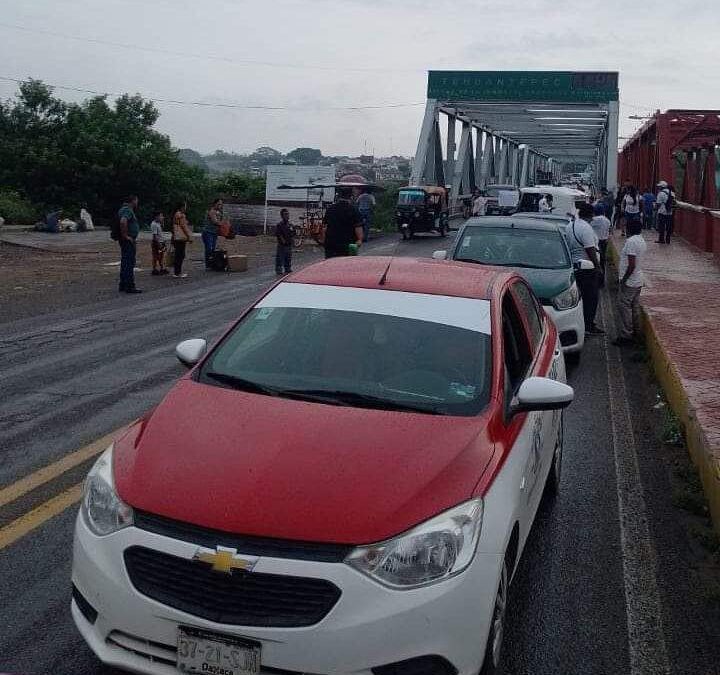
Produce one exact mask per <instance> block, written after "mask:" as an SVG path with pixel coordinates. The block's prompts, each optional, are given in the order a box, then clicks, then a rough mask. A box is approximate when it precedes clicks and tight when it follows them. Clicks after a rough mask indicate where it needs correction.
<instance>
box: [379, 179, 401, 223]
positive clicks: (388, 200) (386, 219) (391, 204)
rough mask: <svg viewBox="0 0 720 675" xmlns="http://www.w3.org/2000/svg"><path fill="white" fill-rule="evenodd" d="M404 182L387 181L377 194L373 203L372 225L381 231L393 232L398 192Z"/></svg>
mask: <svg viewBox="0 0 720 675" xmlns="http://www.w3.org/2000/svg"><path fill="white" fill-rule="evenodd" d="M405 185H406V183H405V182H402V183H388V184H386V185H385V186H384V187H385V189H384V190H383V191H382V192H379V193H378V194H377V197H376V199H377V203H376V205H375V213H374V223H373V224H374V226H375V227H376V228H377V229H379V230H382V231H383V232H394V231H395V230H396V229H397V228H396V225H395V212H396V211H397V198H398V192H399V190H400V188H401V187H405Z"/></svg>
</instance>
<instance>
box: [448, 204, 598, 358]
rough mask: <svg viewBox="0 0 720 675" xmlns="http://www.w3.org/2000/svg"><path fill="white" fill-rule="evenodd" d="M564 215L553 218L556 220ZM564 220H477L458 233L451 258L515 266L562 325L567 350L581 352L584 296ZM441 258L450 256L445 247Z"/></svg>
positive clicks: (471, 220) (561, 340)
mask: <svg viewBox="0 0 720 675" xmlns="http://www.w3.org/2000/svg"><path fill="white" fill-rule="evenodd" d="M554 218H559V217H558V216H550V219H554ZM566 223H567V221H566V219H565V220H564V219H560V222H559V223H555V222H548V221H547V220H546V219H543V218H523V217H521V216H519V215H515V216H510V217H495V218H472V219H470V220H468V221H467V222H466V223H465V225H463V227H462V228H461V229H460V231H459V232H458V236H457V238H456V240H455V242H456V243H455V246H454V248H453V249H452V250H451V252H450V255H449V256H447V257H449V258H450V259H452V260H461V261H464V262H474V263H480V264H483V265H497V266H502V267H510V268H512V269H513V270H514V271H516V272H517V273H518V274H521V275H522V276H523V277H524V278H525V279H526V280H527V282H528V283H529V284H530V286H531V287H532V290H533V292H534V293H535V295H536V296H537V297H538V299H539V300H540V302H541V304H542V305H543V307H544V309H545V311H546V312H547V313H548V314H549V315H550V317H551V318H552V320H553V321H554V322H555V325H556V326H557V329H558V332H559V335H560V344H561V345H562V348H563V351H564V352H565V353H566V354H578V353H579V352H580V351H581V350H582V348H583V344H584V343H585V322H584V320H583V306H582V299H581V298H580V292H579V290H578V287H577V284H576V283H575V273H574V271H573V266H572V261H571V257H570V250H569V247H568V244H567V240H566V239H565V236H564V224H566ZM439 253H440V254H439V255H438V256H437V257H445V256H446V254H445V252H444V251H441V252H439Z"/></svg>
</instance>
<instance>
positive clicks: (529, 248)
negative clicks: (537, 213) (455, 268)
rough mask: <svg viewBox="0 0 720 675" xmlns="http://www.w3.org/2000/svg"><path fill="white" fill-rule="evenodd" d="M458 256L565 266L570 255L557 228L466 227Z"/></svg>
mask: <svg viewBox="0 0 720 675" xmlns="http://www.w3.org/2000/svg"><path fill="white" fill-rule="evenodd" d="M455 259H457V260H465V261H469V262H478V263H483V264H486V265H503V266H508V267H531V268H532V267H536V268H541V269H565V268H567V267H570V258H569V257H568V252H567V248H566V246H565V244H564V243H563V240H562V235H561V233H560V232H559V231H558V230H553V229H547V230H530V229H522V228H517V227H512V228H511V227H467V228H465V230H464V231H463V236H462V239H461V240H460V242H459V245H458V247H457V248H456V250H455Z"/></svg>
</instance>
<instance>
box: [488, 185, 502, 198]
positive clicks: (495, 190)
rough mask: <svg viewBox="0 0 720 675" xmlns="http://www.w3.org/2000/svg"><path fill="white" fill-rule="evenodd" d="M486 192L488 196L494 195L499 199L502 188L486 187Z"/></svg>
mask: <svg viewBox="0 0 720 675" xmlns="http://www.w3.org/2000/svg"><path fill="white" fill-rule="evenodd" d="M485 194H487V196H488V197H494V198H495V199H497V196H498V195H499V194H500V188H498V187H489V188H486V189H485Z"/></svg>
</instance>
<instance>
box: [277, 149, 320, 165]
mask: <svg viewBox="0 0 720 675" xmlns="http://www.w3.org/2000/svg"><path fill="white" fill-rule="evenodd" d="M322 156H323V154H322V152H321V151H320V150H316V149H315V148H295V150H291V151H290V152H288V154H287V155H286V157H287V158H288V159H292V160H294V161H295V162H297V163H298V164H299V165H301V166H317V164H318V163H319V162H320V160H321V159H322Z"/></svg>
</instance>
